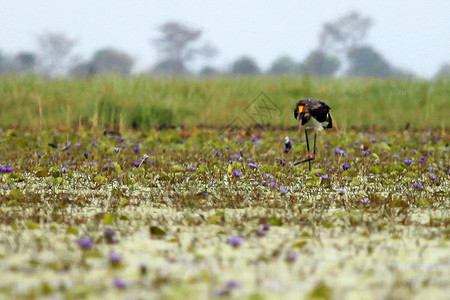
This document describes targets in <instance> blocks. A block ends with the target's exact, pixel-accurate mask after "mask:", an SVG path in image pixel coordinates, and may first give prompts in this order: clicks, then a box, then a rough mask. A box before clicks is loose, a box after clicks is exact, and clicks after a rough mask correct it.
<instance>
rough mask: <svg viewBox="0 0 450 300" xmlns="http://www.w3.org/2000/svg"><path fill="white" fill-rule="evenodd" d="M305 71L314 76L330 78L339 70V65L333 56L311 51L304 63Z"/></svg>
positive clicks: (319, 51)
mask: <svg viewBox="0 0 450 300" xmlns="http://www.w3.org/2000/svg"><path fill="white" fill-rule="evenodd" d="M304 65H305V69H306V71H307V72H308V73H309V74H311V75H314V76H332V75H333V74H334V73H336V71H337V70H338V69H339V66H340V65H341V63H340V62H339V59H338V58H337V57H335V56H332V55H328V54H326V53H325V52H323V51H321V50H314V51H312V52H311V53H310V54H309V55H308V56H307V57H306V59H305V62H304Z"/></svg>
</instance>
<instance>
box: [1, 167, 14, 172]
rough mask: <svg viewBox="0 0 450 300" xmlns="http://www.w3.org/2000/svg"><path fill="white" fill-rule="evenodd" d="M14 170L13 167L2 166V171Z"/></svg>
mask: <svg viewBox="0 0 450 300" xmlns="http://www.w3.org/2000/svg"><path fill="white" fill-rule="evenodd" d="M13 170H14V168H13V167H5V166H0V172H12V171H13Z"/></svg>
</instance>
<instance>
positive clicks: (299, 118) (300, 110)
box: [297, 106, 305, 134]
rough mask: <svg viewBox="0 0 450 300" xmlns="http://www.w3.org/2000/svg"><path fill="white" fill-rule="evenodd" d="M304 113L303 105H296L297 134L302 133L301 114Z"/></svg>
mask: <svg viewBox="0 0 450 300" xmlns="http://www.w3.org/2000/svg"><path fill="white" fill-rule="evenodd" d="M304 114H305V107H304V106H299V107H298V115H297V121H298V134H302V120H303V115H304Z"/></svg>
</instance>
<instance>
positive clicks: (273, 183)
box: [270, 181, 278, 188]
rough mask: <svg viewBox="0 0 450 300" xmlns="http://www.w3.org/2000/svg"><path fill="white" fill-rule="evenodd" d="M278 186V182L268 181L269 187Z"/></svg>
mask: <svg viewBox="0 0 450 300" xmlns="http://www.w3.org/2000/svg"><path fill="white" fill-rule="evenodd" d="M277 186H278V184H277V183H276V182H273V181H272V182H271V183H270V187H272V188H276V187H277Z"/></svg>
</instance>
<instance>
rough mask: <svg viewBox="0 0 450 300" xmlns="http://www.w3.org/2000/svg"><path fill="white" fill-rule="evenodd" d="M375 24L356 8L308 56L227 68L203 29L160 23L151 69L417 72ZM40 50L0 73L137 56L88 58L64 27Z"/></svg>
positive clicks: (329, 25)
mask: <svg viewBox="0 0 450 300" xmlns="http://www.w3.org/2000/svg"><path fill="white" fill-rule="evenodd" d="M372 26H373V21H372V19H371V18H369V17H365V16H362V15H361V14H360V13H358V12H350V13H348V14H347V15H345V16H343V17H340V18H338V19H337V20H334V21H331V22H326V23H325V24H323V26H322V29H321V31H320V33H319V37H318V44H317V45H316V47H315V49H314V50H312V51H311V52H310V53H309V54H308V55H307V56H306V57H305V58H304V59H303V60H300V61H298V60H295V59H294V58H292V57H290V56H280V57H278V58H276V59H275V60H274V61H273V62H272V64H271V65H270V67H269V68H268V69H267V70H262V69H261V68H260V67H259V65H258V63H257V62H256V61H255V59H253V58H252V57H251V56H250V55H243V56H241V57H239V58H237V59H236V60H235V61H233V62H232V63H231V64H230V66H228V67H227V68H226V69H224V70H221V69H219V68H217V67H214V66H213V65H211V64H209V63H208V61H209V60H210V59H211V58H213V57H215V56H217V54H218V50H217V48H216V47H214V46H213V45H212V44H210V43H204V42H202V35H203V32H202V31H201V30H199V29H196V28H192V27H190V26H187V25H185V24H183V23H180V22H174V21H169V22H166V23H164V24H162V25H160V26H159V27H158V28H157V30H158V37H157V38H156V39H153V40H151V45H152V46H153V47H155V49H156V51H157V54H158V60H157V62H156V63H155V64H154V65H153V66H152V67H150V68H149V69H148V71H146V73H149V74H152V75H155V76H202V77H208V76H221V75H238V76H251V75H261V74H268V75H273V76H280V75H301V74H309V75H312V76H323V77H328V76H336V75H339V76H348V77H361V76H363V77H379V78H387V77H393V78H405V77H413V76H414V74H413V73H412V72H410V71H408V70H404V69H401V68H398V67H396V66H394V65H392V64H391V63H390V62H389V61H388V60H387V59H386V58H385V57H383V55H382V54H381V53H380V52H379V51H378V50H376V49H375V48H374V47H373V46H371V45H369V44H367V42H366V39H367V35H368V32H369V31H370V29H371V28H372ZM36 42H37V46H38V49H37V51H35V52H33V51H20V52H19V53H17V54H14V55H9V56H8V55H5V54H2V53H1V52H0V75H2V74H3V75H4V74H13V73H16V74H17V73H19V74H22V73H36V74H44V75H46V76H49V77H61V76H70V77H87V76H95V75H99V74H107V73H117V74H120V75H124V76H128V75H130V74H132V70H133V66H134V64H135V60H134V58H133V57H132V56H131V55H130V54H128V53H126V52H124V51H121V50H119V49H115V48H110V47H109V48H103V49H99V50H97V51H95V53H93V55H92V56H91V57H90V58H89V59H87V60H85V59H80V58H78V57H77V56H76V55H74V54H73V52H74V48H75V46H76V45H77V43H78V42H77V40H75V39H72V38H70V37H68V36H66V35H65V34H64V33H61V32H45V33H43V34H41V35H38V36H37V37H36ZM198 60H201V61H203V64H204V66H203V67H202V68H201V69H200V70H199V71H197V72H194V71H192V70H191V68H190V65H191V64H192V62H194V61H198ZM435 76H436V77H448V76H450V64H445V63H444V64H443V65H442V66H441V67H440V69H439V70H438V71H437V73H436V75H435Z"/></svg>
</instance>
